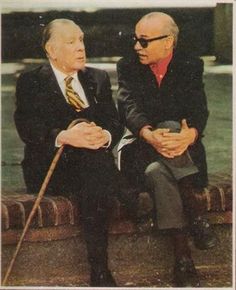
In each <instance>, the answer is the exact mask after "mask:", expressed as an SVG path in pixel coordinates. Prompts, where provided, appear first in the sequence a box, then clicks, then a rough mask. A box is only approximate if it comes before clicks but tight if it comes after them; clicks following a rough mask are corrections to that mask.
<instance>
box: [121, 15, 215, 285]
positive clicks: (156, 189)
mask: <svg viewBox="0 0 236 290" xmlns="http://www.w3.org/2000/svg"><path fill="white" fill-rule="evenodd" d="M178 33H179V29H178V27H177V25H176V23H175V22H174V20H173V19H172V18H171V17H170V16H169V15H167V14H165V13H159V12H153V13H149V14H147V15H145V16H144V17H143V18H141V20H140V21H139V22H138V23H137V25H136V27H135V36H134V37H133V41H134V50H135V54H134V55H133V56H129V58H123V59H121V60H120V61H119V62H118V65H117V71H118V82H119V89H118V107H119V112H120V116H121V119H122V121H123V122H124V124H125V126H126V127H127V129H128V131H127V132H126V134H125V136H124V137H123V139H122V141H121V143H120V146H119V148H118V150H120V152H121V155H120V156H121V158H120V159H121V160H120V164H121V170H122V172H123V173H124V174H125V175H126V176H128V177H129V179H130V181H132V182H133V183H134V184H135V185H136V186H139V187H140V189H142V190H143V189H148V190H149V192H150V194H151V195H152V196H153V198H154V204H155V209H156V210H155V217H156V223H157V226H158V228H159V229H160V230H165V232H166V231H167V232H169V233H170V235H171V237H172V241H173V245H174V255H175V265H174V283H175V286H177V287H199V285H200V282H199V278H198V274H197V272H196V269H195V266H194V262H193V260H192V258H191V250H190V248H189V246H188V232H189V231H190V233H191V234H192V236H193V240H194V244H195V246H196V247H197V248H199V249H208V248H211V247H213V246H215V244H216V242H217V239H216V237H215V235H214V233H213V231H212V230H211V227H210V225H209V223H208V222H207V220H205V219H203V218H202V214H203V213H204V208H203V207H201V206H200V205H201V204H200V203H199V202H198V200H201V199H202V198H204V196H203V195H202V192H204V188H205V187H206V186H207V182H208V177H207V164H206V156H205V150H204V147H203V144H202V142H201V139H202V137H203V130H204V128H205V126H206V122H207V118H208V108H207V101H206V95H205V92H204V85H203V81H202V74H203V63H202V61H201V60H200V59H198V58H195V57H193V56H187V55H186V54H183V53H181V52H180V51H178V49H177V48H176V45H177V40H178Z"/></svg>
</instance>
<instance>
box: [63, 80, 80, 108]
mask: <svg viewBox="0 0 236 290" xmlns="http://www.w3.org/2000/svg"><path fill="white" fill-rule="evenodd" d="M72 80H73V77H71V76H68V77H66V78H65V84H66V97H67V100H68V103H69V104H70V105H71V106H73V107H74V108H75V110H76V111H77V112H79V111H81V110H83V109H84V108H85V103H84V102H83V100H81V98H80V96H79V95H78V94H77V93H76V92H75V91H74V90H73V88H72V86H71V82H72Z"/></svg>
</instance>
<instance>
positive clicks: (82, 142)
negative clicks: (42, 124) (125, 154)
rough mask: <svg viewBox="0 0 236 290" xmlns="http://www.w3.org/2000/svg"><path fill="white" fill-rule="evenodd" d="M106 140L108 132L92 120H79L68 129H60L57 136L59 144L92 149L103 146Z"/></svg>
mask: <svg viewBox="0 0 236 290" xmlns="http://www.w3.org/2000/svg"><path fill="white" fill-rule="evenodd" d="M108 141H109V136H108V133H107V132H106V131H104V130H103V129H102V128H101V127H99V126H97V125H96V124H95V123H94V122H91V123H86V122H81V123H79V124H76V125H75V126H74V127H72V128H70V129H67V130H63V131H61V132H60V133H59V135H58V136H57V142H58V144H59V145H66V144H67V145H71V146H73V147H77V148H87V149H93V150H96V149H99V148H101V147H103V146H104V145H105V144H106V143H107V142H108Z"/></svg>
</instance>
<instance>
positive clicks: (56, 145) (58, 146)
mask: <svg viewBox="0 0 236 290" xmlns="http://www.w3.org/2000/svg"><path fill="white" fill-rule="evenodd" d="M60 133H61V132H60ZM60 133H59V134H60ZM59 134H58V135H59ZM58 135H57V137H56V140H55V147H56V148H60V147H61V146H62V144H58V142H57V138H58Z"/></svg>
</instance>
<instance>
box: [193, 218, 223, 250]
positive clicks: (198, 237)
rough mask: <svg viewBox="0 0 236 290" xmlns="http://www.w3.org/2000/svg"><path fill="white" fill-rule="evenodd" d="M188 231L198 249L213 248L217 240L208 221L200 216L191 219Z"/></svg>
mask: <svg viewBox="0 0 236 290" xmlns="http://www.w3.org/2000/svg"><path fill="white" fill-rule="evenodd" d="M190 233H191V234H192V236H193V241H194V245H195V247H196V248H198V249H200V250H206V249H210V248H213V247H214V246H216V244H217V242H218V239H217V237H216V235H215V233H214V232H213V230H212V228H211V225H210V224H209V222H208V221H207V220H206V219H203V218H201V217H198V218H196V219H195V220H194V221H193V223H192V225H191V229H190Z"/></svg>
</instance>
